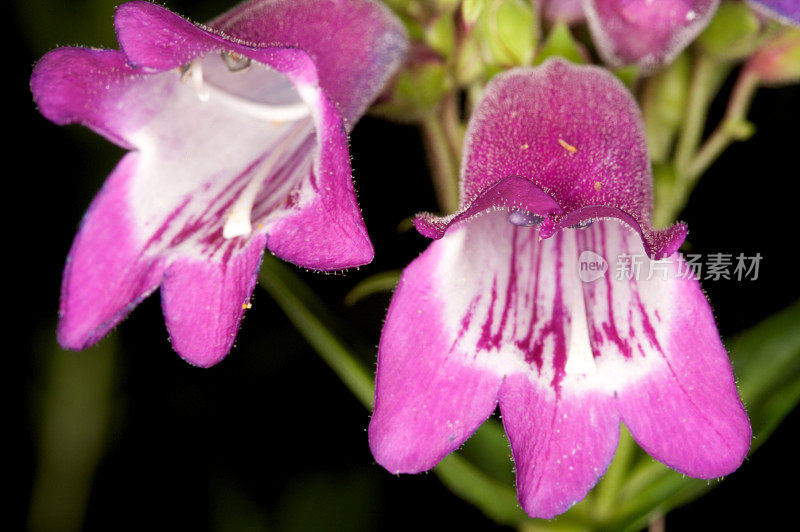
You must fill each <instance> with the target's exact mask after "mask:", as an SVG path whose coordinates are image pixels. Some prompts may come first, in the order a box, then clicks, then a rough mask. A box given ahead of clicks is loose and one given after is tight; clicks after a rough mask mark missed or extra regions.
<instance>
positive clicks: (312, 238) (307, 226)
mask: <svg viewBox="0 0 800 532" xmlns="http://www.w3.org/2000/svg"><path fill="white" fill-rule="evenodd" d="M318 98H319V101H317V102H313V105H314V106H315V108H316V112H315V126H316V127H315V129H316V132H317V143H318V145H319V146H322V149H321V151H322V155H321V157H319V159H318V160H317V163H316V164H317V165H318V167H317V168H314V169H313V171H312V173H311V174H310V179H309V187H310V188H311V189H312V190H313V197H312V198H311V199H310V200H309V201H308V202H307V203H305V204H302V205H298V206H296V207H294V208H293V209H292V210H289V211H288V212H286V213H285V214H284V215H283V216H282V217H281V218H280V220H279V221H277V222H276V224H275V225H274V226H273V227H272V228H270V229H269V243H268V245H269V249H270V251H272V252H273V253H274V254H275V255H277V256H278V257H281V258H282V259H284V260H287V261H289V262H292V263H294V264H297V265H298V266H303V267H305V268H311V269H314V270H340V269H344V268H351V267H353V266H360V265H362V264H368V263H370V262H372V259H373V257H374V255H375V252H374V249H373V247H372V242H370V239H369V235H368V234H367V229H366V227H365V226H364V221H363V220H362V218H361V210H360V209H359V207H358V203H357V202H356V195H355V191H354V190H353V180H352V178H351V177H350V156H349V152H348V146H347V137H346V136H345V135H344V133H343V131H342V126H341V117H340V116H339V114H338V112H337V111H336V109H335V107H334V105H333V103H332V102H331V101H330V100H328V99H327V97H326V96H325V95H318Z"/></svg>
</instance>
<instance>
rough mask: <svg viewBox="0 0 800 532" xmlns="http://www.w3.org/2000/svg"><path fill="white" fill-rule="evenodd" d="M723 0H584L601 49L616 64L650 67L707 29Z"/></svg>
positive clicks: (668, 60) (608, 60)
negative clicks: (634, 64)
mask: <svg viewBox="0 0 800 532" xmlns="http://www.w3.org/2000/svg"><path fill="white" fill-rule="evenodd" d="M718 5H719V0H658V1H657V2H654V1H652V0H583V9H584V11H585V13H586V19H587V21H588V23H589V29H590V30H591V33H592V38H593V40H594V43H595V45H596V46H597V50H598V51H599V52H600V55H601V56H602V58H603V60H604V61H605V62H606V63H609V64H611V65H613V66H621V65H627V64H632V63H636V64H638V65H639V66H640V67H641V68H643V69H644V70H645V71H650V70H653V69H655V68H657V67H658V66H660V65H663V64H664V63H668V62H670V61H672V59H673V58H674V57H675V56H676V55H678V54H679V53H680V52H681V51H682V50H683V49H684V48H686V46H687V45H688V44H689V43H690V42H691V41H692V40H693V39H694V38H695V37H696V36H697V35H699V34H700V32H701V31H703V28H705V27H706V24H708V21H709V20H711V16H712V15H713V14H714V11H715V10H716V9H717V6H718Z"/></svg>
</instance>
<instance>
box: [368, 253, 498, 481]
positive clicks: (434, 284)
mask: <svg viewBox="0 0 800 532" xmlns="http://www.w3.org/2000/svg"><path fill="white" fill-rule="evenodd" d="M437 244H438V242H437V243H434V244H432V245H431V246H430V247H429V248H428V250H427V251H425V252H424V253H423V254H422V255H421V256H420V257H419V258H418V259H416V260H415V261H414V262H412V263H411V264H410V265H409V266H408V267H407V268H406V270H405V271H404V273H403V276H402V277H401V279H400V284H399V286H398V287H397V291H396V292H395V295H394V298H393V299H392V304H391V305H390V307H389V313H388V315H387V318H386V324H385V326H384V329H383V333H382V335H381V343H380V348H379V353H378V372H377V380H376V387H375V412H374V414H373V415H372V420H371V421H370V425H369V442H370V449H372V454H373V456H374V457H375V460H376V461H377V462H378V463H379V464H381V465H382V466H383V467H385V468H386V469H388V470H389V471H390V472H392V473H419V472H420V471H425V470H427V469H430V468H432V467H433V466H435V465H436V464H437V463H438V462H439V461H440V460H441V459H442V458H444V456H445V455H447V454H448V453H450V452H452V451H454V450H455V449H457V448H458V447H459V446H461V444H462V443H464V441H465V440H466V439H467V438H468V437H469V436H470V435H471V434H472V433H473V432H474V431H475V429H477V428H478V426H479V425H480V424H481V423H483V422H484V421H485V420H486V419H487V418H488V417H489V416H490V415H491V414H492V412H493V411H494V409H495V407H496V405H497V390H498V389H499V387H500V381H501V378H502V377H501V376H500V375H498V374H497V373H495V372H492V371H489V370H487V369H483V368H481V367H476V366H474V365H472V364H470V362H469V361H470V359H471V358H472V356H473V353H470V352H468V351H465V350H462V349H457V348H456V346H455V343H456V340H457V338H458V336H457V334H458V332H457V331H453V330H452V329H451V328H449V327H447V325H446V322H450V321H452V320H453V319H454V316H453V315H452V314H448V313H446V306H445V302H444V301H443V299H444V298H448V297H449V296H450V294H448V293H446V292H443V291H442V288H443V287H442V286H441V284H440V283H441V277H440V276H441V275H442V272H441V271H440V270H441V268H442V266H443V264H446V261H447V260H448V259H449V258H450V257H448V256H447V249H445V247H444V246H442V245H437ZM463 310H465V311H466V309H463Z"/></svg>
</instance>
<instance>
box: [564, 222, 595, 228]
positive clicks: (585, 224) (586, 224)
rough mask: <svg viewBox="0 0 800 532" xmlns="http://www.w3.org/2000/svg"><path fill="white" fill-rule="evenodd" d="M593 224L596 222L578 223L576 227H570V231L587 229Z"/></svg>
mask: <svg viewBox="0 0 800 532" xmlns="http://www.w3.org/2000/svg"><path fill="white" fill-rule="evenodd" d="M593 223H594V222H593V221H592V220H582V221H580V222H578V223H576V224H575V225H570V226H569V229H586V228H587V227H589V226H590V225H592V224H593Z"/></svg>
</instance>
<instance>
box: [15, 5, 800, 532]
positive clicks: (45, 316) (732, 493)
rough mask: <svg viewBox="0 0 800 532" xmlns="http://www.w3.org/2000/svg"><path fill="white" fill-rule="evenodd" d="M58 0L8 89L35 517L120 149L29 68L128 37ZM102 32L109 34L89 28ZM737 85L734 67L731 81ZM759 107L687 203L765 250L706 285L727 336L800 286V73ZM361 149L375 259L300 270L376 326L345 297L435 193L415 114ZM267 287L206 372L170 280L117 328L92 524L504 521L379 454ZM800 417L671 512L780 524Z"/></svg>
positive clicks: (18, 53) (701, 223)
mask: <svg viewBox="0 0 800 532" xmlns="http://www.w3.org/2000/svg"><path fill="white" fill-rule="evenodd" d="M52 4H56V3H55V2H19V3H18V4H17V5H16V7H17V11H16V18H15V19H14V20H13V22H14V24H13V26H12V28H11V34H10V37H11V39H12V41H11V42H12V43H13V44H12V45H11V46H13V47H8V46H7V48H6V49H7V53H6V62H7V63H8V62H10V63H11V65H12V68H11V75H9V76H7V77H6V84H7V85H11V87H12V91H13V94H12V97H11V98H10V99H6V104H7V107H6V109H5V113H6V119H5V121H4V122H5V126H6V131H7V135H8V137H7V138H8V139H9V140H10V146H9V144H8V142H9V140H6V141H5V142H6V146H7V151H6V150H4V151H5V161H4V162H5V165H6V170H5V172H4V176H5V179H4V183H5V185H6V187H7V188H6V192H5V194H4V199H5V201H4V204H5V206H6V209H5V211H6V224H5V237H6V238H5V241H6V242H7V244H6V245H7V247H6V251H5V253H4V262H5V265H6V267H7V272H6V274H5V279H6V288H7V289H8V291H9V292H10V293H9V292H7V293H8V295H7V297H6V298H4V301H5V305H6V311H7V313H6V314H7V316H9V317H10V318H11V320H12V321H11V322H10V323H9V322H8V321H6V323H7V324H8V325H7V327H8V328H7V329H6V330H5V334H4V336H5V338H6V349H4V354H5V359H6V363H7V366H6V369H5V376H6V379H5V380H6V382H8V383H9V388H10V389H11V393H12V402H11V404H12V408H11V416H10V418H11V419H10V422H8V423H7V424H6V430H5V431H4V432H5V438H6V439H7V441H9V442H10V443H11V447H12V449H11V450H10V451H7V453H8V454H7V455H6V456H7V458H6V459H7V460H8V461H10V462H11V468H10V473H9V475H8V476H7V477H6V484H7V486H9V487H11V491H12V494H11V498H10V499H8V498H7V499H6V500H7V501H8V502H11V503H12V504H11V505H10V508H11V509H12V514H11V525H12V528H17V526H23V524H24V522H25V520H26V516H27V511H28V504H29V499H30V494H31V489H32V485H33V479H34V477H35V472H36V463H35V449H36V417H37V414H36V410H35V406H34V405H35V403H34V401H33V398H34V397H35V396H36V394H37V393H38V392H39V387H40V386H41V382H42V375H43V372H44V369H43V366H42V363H43V360H45V358H44V357H43V355H42V354H41V349H40V348H39V346H41V345H42V344H43V343H47V342H50V341H51V340H52V337H53V336H54V331H55V321H56V317H57V307H58V294H59V283H60V279H61V270H62V267H63V262H64V258H65V257H66V254H67V251H68V249H69V245H70V243H71V240H72V237H73V236H74V232H75V229H76V227H77V224H78V222H79V221H80V218H81V216H82V213H83V211H84V210H85V208H86V207H87V205H88V203H89V201H90V199H91V197H92V196H93V194H94V193H95V192H96V190H97V189H98V188H99V186H100V184H101V183H102V181H103V179H104V178H105V176H106V175H107V174H108V173H109V172H110V170H111V169H112V168H113V166H114V164H115V162H116V160H118V159H119V157H120V156H121V154H122V151H121V150H120V149H119V148H116V147H114V146H112V145H110V144H109V143H107V142H106V141H104V140H103V139H101V138H99V137H97V136H95V135H94V134H92V133H91V132H89V131H87V130H84V129H82V128H80V127H77V126H70V127H66V128H59V127H57V126H55V125H53V124H51V123H49V122H47V121H46V120H45V119H44V118H42V117H41V116H40V115H39V114H38V112H37V111H36V109H35V106H34V105H33V103H32V101H31V97H30V92H29V90H28V87H27V80H28V78H29V76H30V70H31V67H32V65H33V62H34V61H35V59H36V58H37V57H38V56H39V55H40V54H41V53H42V52H43V51H44V50H46V49H48V48H52V47H54V46H56V45H61V44H72V43H73V41H78V40H80V41H81V42H84V43H87V44H94V45H111V44H112V43H109V42H107V39H108V38H109V35H108V32H109V31H110V26H111V19H110V13H111V12H112V9H111V7H109V6H113V4H114V2H105V3H103V2H87V1H81V2H71V3H70V4H71V5H72V6H73V7H72V8H71V9H72V11H73V15H74V17H76V18H73V19H69V20H62V21H54V20H53V18H58V16H59V14H60V13H61V12H60V11H59V10H58V9H56V10H53V8H52ZM98 5H100V6H101V7H102V9H105V11H104V12H102V13H100V14H98V13H96V11H98V10H101V11H102V9H101V8H99V7H97V6H98ZM169 6H170V7H171V8H173V9H174V10H176V11H178V12H180V13H183V14H186V15H189V16H191V17H192V18H194V19H197V20H205V19H208V18H210V17H211V16H213V15H214V14H215V13H216V12H217V11H220V10H222V9H224V8H225V7H226V2H189V1H181V2H178V1H170V2H169ZM36 9H38V11H37V12H36V13H34V14H32V13H31V11H32V10H36ZM60 9H63V8H60ZM91 10H94V11H95V14H94V15H93V16H94V17H97V22H96V24H95V26H98V25H102V24H107V25H108V27H103V28H101V29H100V30H95V29H91V30H90V29H87V31H85V32H83V31H82V29H81V27H80V25H78V26H75V24H74V21H75V20H81V17H82V16H85V15H84V13H87V12H90V11H91ZM37 17H38V18H37ZM88 23H89V21H87V28H88ZM95 26H92V28H94V27H95ZM48 28H55V29H52V30H48ZM98 32H99V33H98ZM83 33H86V35H83ZM98 35H99V36H100V37H102V39H103V42H93V41H91V38H92V37H97V36H98ZM729 89H730V81H729V82H728V84H727V85H726V89H725V91H723V95H725V93H726V92H727V91H729ZM723 105H724V103H723V102H716V103H715V106H714V108H713V109H712V117H717V118H718V117H719V116H721V112H722V110H723ZM750 117H751V119H752V121H753V122H754V123H755V124H756V126H757V127H758V132H757V134H756V135H755V136H754V137H753V138H752V139H751V140H750V141H748V142H746V143H740V144H738V145H736V146H734V147H733V148H732V149H730V150H729V151H728V152H727V153H726V154H725V155H724V156H723V157H722V158H721V159H720V160H719V161H718V162H717V163H716V164H715V165H714V166H713V168H712V169H711V170H710V171H709V172H708V174H707V175H706V177H704V179H703V180H702V182H701V183H700V185H699V186H698V188H697V190H696V192H695V194H694V195H693V197H692V200H691V202H690V204H689V206H688V208H687V209H686V211H685V212H684V213H683V214H682V216H681V218H682V219H684V220H686V221H687V222H688V223H689V228H690V235H689V241H690V243H691V245H692V252H696V253H704V254H705V253H716V252H723V253H732V254H738V253H740V252H743V253H745V254H746V255H753V254H755V253H756V252H758V253H760V254H761V255H762V256H763V260H762V263H761V271H760V278H759V280H758V281H755V282H734V281H731V282H725V281H722V282H705V283H704V288H705V290H706V291H707V293H708V295H709V298H710V300H711V302H712V305H713V307H714V310H715V315H716V317H717V320H718V324H719V328H720V331H721V333H722V335H723V337H725V336H729V335H732V334H735V333H736V332H738V331H740V330H742V329H744V328H746V327H748V326H750V325H753V324H755V323H757V322H758V321H759V320H761V319H763V318H765V317H767V316H769V315H770V314H772V313H774V312H776V311H778V310H780V309H782V308H784V307H785V306H786V305H788V304H789V303H790V302H792V301H794V300H796V299H797V298H798V296H800V282H798V275H800V274H799V273H798V266H799V265H798V254H797V253H796V244H797V241H798V238H797V224H796V223H795V219H796V218H797V215H796V212H797V209H798V207H797V204H798V200H797V198H798V192H797V191H798V186H797V183H798V178H799V177H800V172H798V168H797V166H796V161H797V154H798V150H800V142H799V140H800V139H799V137H800V136H799V135H798V124H800V89H799V88H798V87H788V88H779V89H765V90H762V91H761V92H759V94H758V96H757V97H756V100H755V102H754V104H753V109H752V112H751V115H750ZM712 122H713V118H712ZM352 156H353V168H354V176H355V181H356V188H357V190H358V192H359V200H360V203H361V206H362V208H363V211H364V217H365V219H366V222H367V227H368V229H369V231H370V235H371V237H372V239H373V242H374V244H375V246H376V260H375V262H374V263H373V264H371V265H369V266H367V267H364V268H361V269H360V270H358V271H353V272H348V273H347V274H346V275H320V274H313V273H306V272H300V273H301V275H302V276H303V277H304V278H305V279H306V280H307V281H308V282H309V283H310V284H311V285H312V286H313V287H314V288H315V289H316V290H317V291H318V292H320V293H321V294H322V295H323V296H324V298H325V299H326V301H329V302H331V304H332V305H333V306H334V308H335V310H337V311H338V312H340V313H341V315H342V316H343V317H344V318H345V319H346V320H347V321H349V322H350V323H353V324H356V326H358V327H359V328H362V329H363V333H364V336H365V337H367V338H370V339H372V341H373V342H374V343H375V344H377V340H378V338H379V333H380V325H381V319H378V318H376V316H380V315H382V314H383V312H384V310H385V308H386V306H387V305H388V301H389V296H388V295H385V296H380V295H379V296H372V297H370V298H369V299H367V300H366V301H365V302H363V303H362V304H360V305H358V306H356V307H355V308H347V307H344V306H343V305H341V304H340V301H341V299H342V297H343V295H344V294H345V293H347V291H348V290H349V289H350V288H351V287H352V286H353V285H354V284H355V283H356V282H357V281H358V280H359V279H362V278H364V277H365V276H367V275H370V274H372V273H376V272H379V271H383V270H385V269H396V268H402V267H403V266H404V265H405V264H407V263H408V261H410V260H411V259H412V258H414V257H415V256H416V255H417V254H418V253H419V252H421V251H422V250H423V249H424V247H425V245H426V241H425V239H423V238H422V237H420V236H418V235H417V234H416V233H414V232H413V231H412V232H408V233H399V232H398V231H397V230H396V227H397V225H398V223H400V222H401V221H402V220H403V219H404V218H406V217H408V216H410V215H412V214H414V213H415V212H417V211H421V210H431V209H435V204H434V200H433V192H432V189H431V186H430V180H429V176H428V174H427V167H426V164H425V159H424V153H423V150H422V145H421V142H420V137H419V134H418V132H417V130H416V128H414V127H413V126H401V125H397V124H390V123H386V122H383V121H380V120H378V119H375V118H370V117H367V118H365V119H363V120H362V122H361V123H360V124H359V125H358V126H357V127H356V129H355V131H354V133H353V135H352ZM253 303H254V305H253V309H252V310H250V311H249V312H248V314H247V316H246V318H245V320H244V322H243V326H242V329H241V331H240V334H239V337H238V341H237V346H236V347H235V348H234V349H233V351H232V352H231V354H230V355H229V356H228V357H227V358H226V359H225V360H224V361H223V362H222V363H221V364H219V365H218V366H216V367H214V368H212V369H209V370H202V369H198V368H194V367H191V366H189V365H188V364H186V363H185V362H183V361H182V360H181V359H180V358H179V357H178V356H177V355H176V354H175V353H174V352H173V351H172V350H171V348H170V345H169V342H168V339H167V333H166V330H165V327H164V324H163V319H162V317H161V312H160V306H159V302H158V297H157V296H152V297H150V298H149V299H148V300H147V301H145V302H144V303H143V304H142V305H140V306H139V307H138V308H137V309H136V310H135V312H133V313H132V315H131V316H130V317H129V319H127V320H126V321H125V322H123V324H122V325H121V326H120V327H119V328H118V332H117V334H118V335H119V339H120V346H121V347H120V356H119V359H120V360H119V363H118V365H117V367H116V370H115V382H116V387H117V395H118V401H117V403H116V404H115V405H114V407H113V408H114V410H113V412H114V419H113V422H112V424H111V432H110V436H109V441H108V443H107V447H106V452H105V455H104V458H103V459H102V461H101V463H100V466H99V470H98V472H97V476H96V479H95V481H94V484H93V488H92V491H91V497H90V501H89V507H88V511H87V515H86V528H87V529H89V530H107V529H118V528H122V529H128V528H145V527H147V528H149V527H152V526H158V527H159V528H160V527H162V526H164V527H165V526H181V527H185V528H189V529H197V530H207V529H231V528H233V524H231V522H230V519H231V516H235V517H236V518H237V519H238V523H239V525H242V526H241V529H253V530H256V529H262V528H263V529H282V530H378V529H399V528H407V527H416V526H421V525H424V526H430V527H437V526H443V527H445V526H446V527H448V528H454V529H455V528H468V529H474V528H479V529H483V528H491V527H494V526H496V525H494V524H493V523H492V522H491V521H489V520H488V519H486V518H485V517H484V516H483V515H482V514H481V512H480V511H478V510H476V509H474V508H473V507H471V506H470V505H468V504H467V503H464V502H462V501H461V500H459V499H458V498H456V497H455V496H454V495H452V494H451V493H450V492H449V491H448V490H447V489H445V488H444V487H443V486H442V485H441V483H440V482H439V480H438V479H437V477H436V476H435V475H433V474H422V475H417V476H403V477H399V478H398V477H393V476H391V475H389V474H388V473H387V472H386V471H384V470H383V469H382V468H380V467H379V466H378V465H376V464H375V463H374V462H373V460H372V457H371V455H370V452H369V448H368V446H367V437H366V432H365V430H366V427H367V424H368V422H369V416H368V413H367V412H366V411H365V410H364V409H363V407H362V406H361V405H360V404H359V403H358V402H357V401H356V399H355V398H354V397H353V396H352V395H351V394H350V393H349V392H348V390H347V389H346V388H345V387H344V385H342V384H341V382H340V381H339V380H338V379H337V378H336V377H335V375H334V374H333V373H332V372H331V371H330V370H329V369H328V367H327V366H326V365H325V364H324V363H323V362H322V361H321V360H320V359H319V357H318V356H317V355H316V354H315V352H314V351H313V350H312V349H311V348H310V347H309V346H308V345H307V344H306V343H305V341H304V339H303V338H302V337H301V336H300V335H299V334H298V333H297V332H296V331H295V329H294V328H293V327H292V325H291V324H290V323H289V322H288V320H287V319H286V318H285V317H284V316H283V315H282V313H281V311H280V309H279V308H278V307H277V305H276V304H275V303H274V302H273V301H272V300H271V299H270V297H269V296H268V295H267V294H266V293H265V292H264V291H263V290H262V289H260V288H257V289H256V294H255V297H254V300H253ZM798 325H800V324H798ZM74 356H75V357H80V356H81V355H80V354H79V353H78V354H75V355H74ZM369 362H370V363H374V361H369ZM798 427H800V412H798V411H795V412H794V413H793V414H791V415H790V416H789V417H788V418H787V419H786V420H785V422H784V424H783V425H782V426H781V427H780V428H779V429H778V430H777V431H776V432H775V433H774V435H773V436H772V437H771V438H770V440H769V441H767V442H766V443H765V444H764V445H763V446H762V447H761V448H760V449H759V450H758V452H757V453H755V454H754V456H752V457H751V458H750V459H749V460H748V461H747V462H746V463H745V464H744V465H743V466H742V467H741V468H740V470H739V471H737V472H736V473H735V474H733V475H731V476H730V477H729V478H727V479H726V480H725V481H724V482H723V483H722V484H721V485H720V486H719V487H717V488H716V489H715V490H714V491H712V492H711V493H710V494H709V495H707V496H706V497H704V498H703V499H701V500H699V501H697V502H694V503H692V504H690V505H688V506H686V507H684V508H681V509H678V510H676V511H674V512H672V513H670V514H669V515H668V516H667V521H666V522H667V525H668V526H669V527H670V528H673V527H697V528H706V527H709V528H710V527H715V528H716V527H732V526H736V525H741V524H742V523H743V520H745V519H753V520H754V522H758V523H759V524H760V525H761V526H765V525H769V524H778V523H780V522H781V520H783V519H786V518H790V517H792V516H793V515H795V508H794V506H793V505H794V503H795V501H794V499H795V494H796V490H795V489H794V488H787V486H791V485H792V480H793V479H794V478H796V477H797V474H798V472H799V471H798V459H797V449H798V445H797V439H796V437H797V435H798ZM510 466H511V465H510V464H509V467H510ZM787 481H788V483H787ZM236 528H238V527H236Z"/></svg>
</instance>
